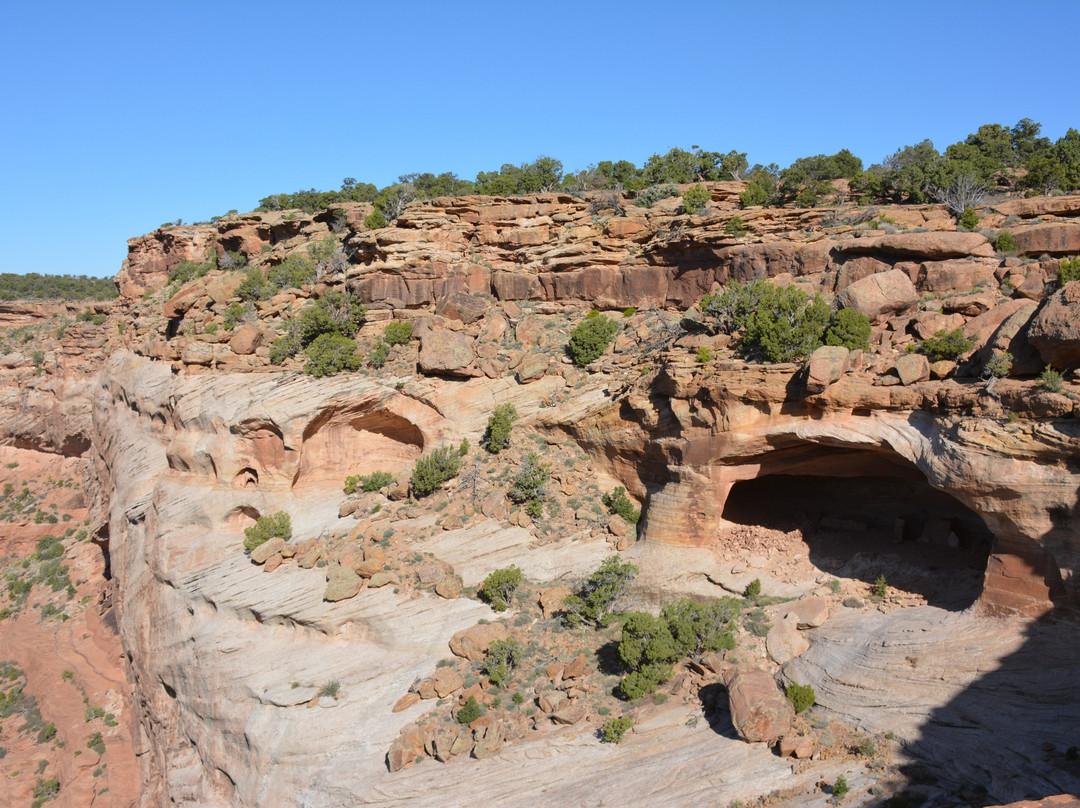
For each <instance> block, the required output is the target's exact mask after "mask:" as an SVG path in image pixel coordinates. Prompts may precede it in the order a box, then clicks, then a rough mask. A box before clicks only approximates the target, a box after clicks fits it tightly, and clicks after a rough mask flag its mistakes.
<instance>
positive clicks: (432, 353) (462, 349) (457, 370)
mask: <svg viewBox="0 0 1080 808" xmlns="http://www.w3.org/2000/svg"><path fill="white" fill-rule="evenodd" d="M475 359H476V355H475V354H474V353H473V338H472V337H470V336H469V335H468V334H464V333H461V332H459V331H450V330H448V329H445V328H436V329H433V330H432V331H430V332H429V333H428V334H426V335H425V336H424V338H423V339H422V340H421V343H420V370H421V371H423V372H424V373H444V374H447V375H450V376H472V375H475V372H470V368H472V366H473V362H474V360H475Z"/></svg>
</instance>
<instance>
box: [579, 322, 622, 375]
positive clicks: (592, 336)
mask: <svg viewBox="0 0 1080 808" xmlns="http://www.w3.org/2000/svg"><path fill="white" fill-rule="evenodd" d="M618 330H619V326H618V324H617V323H616V322H615V321H614V320H611V319H609V318H607V317H602V316H589V317H586V318H585V319H584V320H583V321H582V322H580V323H578V325H577V326H576V327H575V328H574V330H573V331H571V332H570V344H569V350H570V358H571V359H573V360H574V364H575V365H577V366H578V367H585V366H586V365H587V364H589V363H590V362H592V361H594V360H595V359H598V358H599V357H600V355H601V354H602V353H603V352H604V351H605V350H607V346H608V345H609V344H610V343H611V341H612V340H613V339H614V338H615V334H616V333H617V332H618Z"/></svg>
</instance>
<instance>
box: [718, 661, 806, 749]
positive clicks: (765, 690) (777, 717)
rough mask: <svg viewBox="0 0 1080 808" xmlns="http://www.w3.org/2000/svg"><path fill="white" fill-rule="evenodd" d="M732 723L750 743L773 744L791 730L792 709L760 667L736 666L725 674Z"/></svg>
mask: <svg viewBox="0 0 1080 808" xmlns="http://www.w3.org/2000/svg"><path fill="white" fill-rule="evenodd" d="M724 684H725V686H726V687H727V691H728V705H729V707H730V709H731V723H732V724H733V725H734V727H735V731H736V732H737V733H738V734H739V737H740V738H742V739H743V740H744V741H748V742H749V743H762V742H763V743H767V744H770V745H771V744H773V743H774V742H776V741H777V740H778V739H779V738H781V737H783V736H784V735H785V734H786V733H787V732H788V730H790V729H791V723H792V722H793V721H794V720H795V708H794V707H793V706H792V705H791V702H790V701H788V699H787V697H786V696H785V695H784V694H783V693H782V692H780V688H779V687H777V685H776V682H775V681H774V680H773V678H772V677H771V676H770V675H769V674H768V673H766V672H765V671H763V670H761V669H760V668H751V667H743V666H735V667H733V668H731V669H729V670H728V671H727V672H726V674H725V676H724Z"/></svg>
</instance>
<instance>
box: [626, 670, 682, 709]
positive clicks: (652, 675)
mask: <svg viewBox="0 0 1080 808" xmlns="http://www.w3.org/2000/svg"><path fill="white" fill-rule="evenodd" d="M671 674H672V669H671V665H668V664H665V663H650V664H646V665H643V666H642V667H641V668H640V669H639V670H636V671H631V672H630V673H628V674H626V676H624V677H623V678H622V681H620V682H619V690H620V691H621V692H622V695H623V698H626V699H628V700H629V701H637V700H638V699H641V698H644V697H645V696H647V695H649V694H650V693H652V692H653V691H654V690H656V688H658V687H660V685H662V684H663V683H664V682H666V681H667V680H668V679H670V678H671Z"/></svg>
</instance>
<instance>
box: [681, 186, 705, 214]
mask: <svg viewBox="0 0 1080 808" xmlns="http://www.w3.org/2000/svg"><path fill="white" fill-rule="evenodd" d="M711 201H712V193H711V192H710V191H709V189H708V188H706V187H705V186H704V185H691V186H690V187H689V188H687V189H686V190H685V191H683V195H682V204H683V210H684V211H686V212H687V213H697V212H698V211H702V210H705V206H706V205H708V204H709V203H710V202H711Z"/></svg>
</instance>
